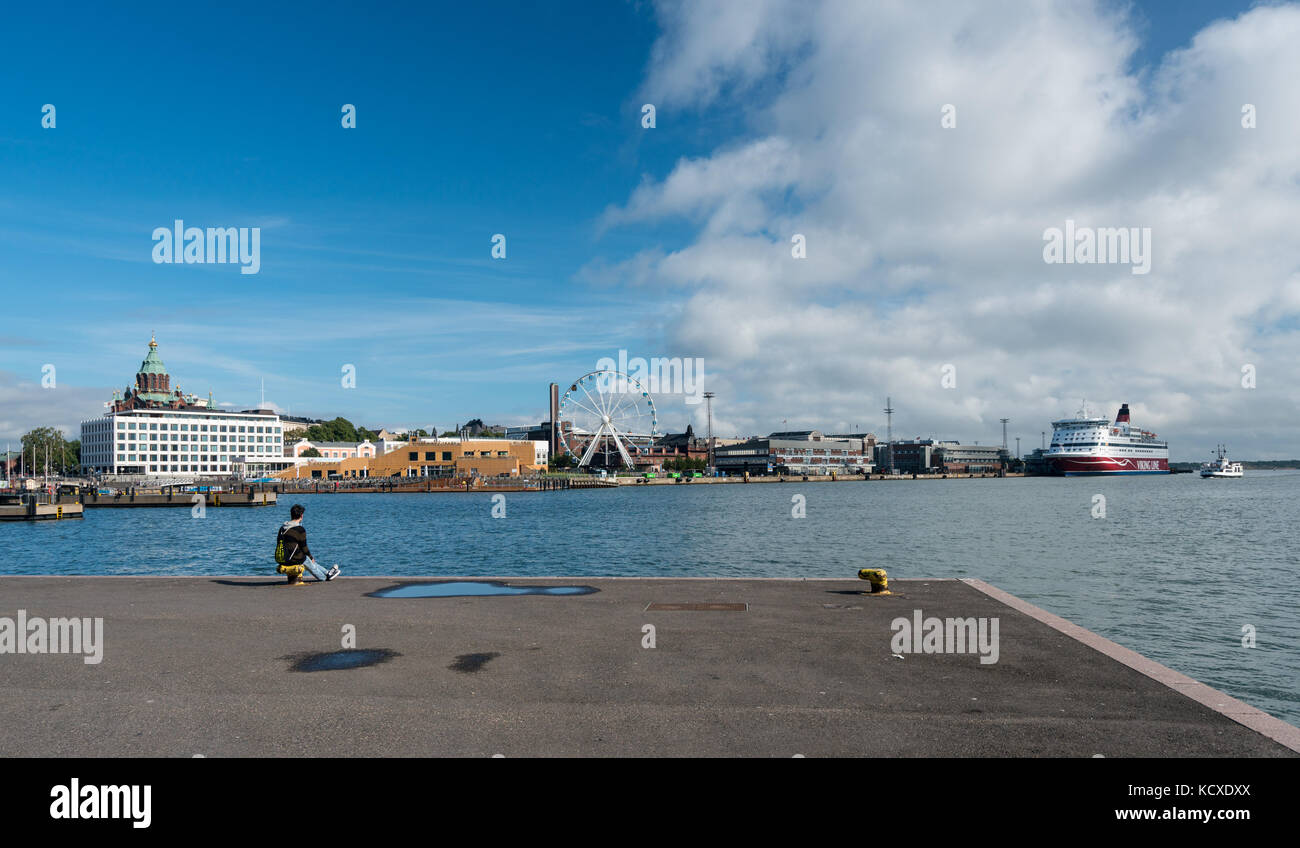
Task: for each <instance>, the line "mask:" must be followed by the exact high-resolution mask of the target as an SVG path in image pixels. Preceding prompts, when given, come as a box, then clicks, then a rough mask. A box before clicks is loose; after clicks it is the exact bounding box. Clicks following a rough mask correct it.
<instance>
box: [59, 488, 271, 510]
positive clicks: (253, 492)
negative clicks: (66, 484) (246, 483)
mask: <svg viewBox="0 0 1300 848" xmlns="http://www.w3.org/2000/svg"><path fill="white" fill-rule="evenodd" d="M77 497H78V499H79V500H80V501H81V504H82V505H84V506H85V507H87V508H89V509H113V508H116V509H131V508H134V507H160V506H161V507H194V506H196V505H197V504H198V501H196V500H195V498H202V499H203V503H204V505H205V506H209V507H227V506H245V507H251V506H275V504H276V499H277V497H278V495H277V494H276V493H275V492H274V491H271V490H269V489H268V490H258V489H247V490H242V491H237V492H117V493H115V494H111V495H101V494H99V493H98V492H93V491H92V492H85V493H82V494H80V495H78V496H77Z"/></svg>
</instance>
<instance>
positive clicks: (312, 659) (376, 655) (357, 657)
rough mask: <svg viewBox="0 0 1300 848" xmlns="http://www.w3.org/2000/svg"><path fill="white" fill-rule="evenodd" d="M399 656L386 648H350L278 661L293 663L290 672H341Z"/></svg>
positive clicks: (306, 654)
mask: <svg viewBox="0 0 1300 848" xmlns="http://www.w3.org/2000/svg"><path fill="white" fill-rule="evenodd" d="M400 656H401V654H399V653H397V652H396V651H390V650H389V649H388V648H368V649H361V648H350V649H348V650H344V651H329V652H327V653H322V654H316V653H304V654H290V655H289V656H287V657H281V658H280V659H284V660H290V661H291V662H292V663H293V665H291V666H290V667H289V670H290V671H341V670H344V669H349V668H365V667H366V666H371V665H379V664H380V663H385V662H388V661H389V660H391V659H392V658H393V657H400Z"/></svg>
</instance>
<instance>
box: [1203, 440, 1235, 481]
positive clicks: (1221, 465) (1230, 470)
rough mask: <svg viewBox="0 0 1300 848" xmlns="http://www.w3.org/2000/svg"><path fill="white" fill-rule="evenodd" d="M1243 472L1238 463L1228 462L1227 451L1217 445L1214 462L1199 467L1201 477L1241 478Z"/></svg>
mask: <svg viewBox="0 0 1300 848" xmlns="http://www.w3.org/2000/svg"><path fill="white" fill-rule="evenodd" d="M1245 473H1246V472H1245V470H1244V469H1243V468H1242V467H1241V463H1240V462H1229V461H1228V450H1227V448H1225V447H1224V446H1223V445H1219V446H1218V447H1217V448H1216V449H1215V451H1214V461H1213V462H1206V463H1204V464H1202V465H1201V476H1202V477H1243V476H1245Z"/></svg>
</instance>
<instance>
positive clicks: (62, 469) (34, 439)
mask: <svg viewBox="0 0 1300 848" xmlns="http://www.w3.org/2000/svg"><path fill="white" fill-rule="evenodd" d="M22 451H23V455H24V456H25V457H26V459H25V460H24V464H25V465H26V468H27V473H28V474H41V473H44V471H45V462H46V457H47V456H48V457H49V463H50V471H51V473H58V474H75V473H76V472H77V471H78V470H79V469H80V466H81V441H80V440H79V439H73V440H71V441H69V440H68V439H65V438H63V432H62V431H61V430H59V429H57V428H55V427H37V428H36V429H34V430H31V431H29V432H27V433H24V434H23V437H22ZM47 452H48V453H47Z"/></svg>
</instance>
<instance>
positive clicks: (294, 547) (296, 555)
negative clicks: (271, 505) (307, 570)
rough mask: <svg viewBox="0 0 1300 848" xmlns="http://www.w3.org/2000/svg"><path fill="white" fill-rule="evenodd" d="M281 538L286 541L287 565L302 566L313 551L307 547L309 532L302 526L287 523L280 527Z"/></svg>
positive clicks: (285, 559) (285, 558)
mask: <svg viewBox="0 0 1300 848" xmlns="http://www.w3.org/2000/svg"><path fill="white" fill-rule="evenodd" d="M280 538H282V539H283V540H284V562H285V564H286V565H302V563H303V561H304V560H306V559H307V557H309V556H311V550H310V549H309V548H308V547H307V531H306V530H304V529H303V527H302V525H301V524H297V523H295V522H293V521H286V522H284V524H283V525H282V526H281V527H280Z"/></svg>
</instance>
